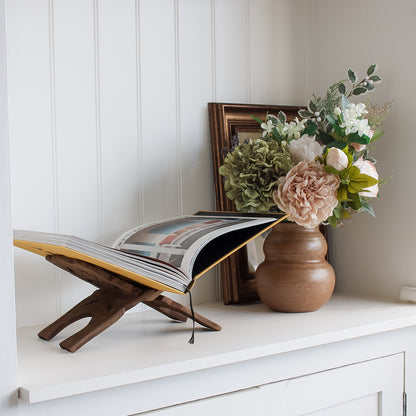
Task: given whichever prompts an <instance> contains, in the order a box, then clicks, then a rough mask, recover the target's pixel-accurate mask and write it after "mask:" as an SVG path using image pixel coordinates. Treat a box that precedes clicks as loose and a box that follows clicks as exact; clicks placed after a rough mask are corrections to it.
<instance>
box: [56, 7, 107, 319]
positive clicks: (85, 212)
mask: <svg viewBox="0 0 416 416" xmlns="http://www.w3.org/2000/svg"><path fill="white" fill-rule="evenodd" d="M96 14H97V13H96V1H94V0H88V1H84V0H74V1H70V2H69V1H67V0H54V1H53V19H54V33H53V36H54V38H53V43H54V70H55V72H54V74H53V76H54V85H55V116H56V140H57V146H56V164H57V173H58V204H57V209H58V232H60V233H64V234H65V233H66V234H73V235H77V236H80V237H83V238H87V239H90V240H97V239H98V222H99V218H100V214H101V205H100V204H99V202H101V201H99V196H100V195H101V181H100V179H101V177H100V175H99V173H100V172H99V169H98V166H99V162H100V156H101V154H100V152H101V148H100V146H101V137H100V130H99V128H98V123H99V112H98V110H99V109H98V106H97V103H98V99H99V89H98V87H99V85H98V83H97V82H98V79H97V77H96V72H97V55H96V54H97V53H98V47H97V43H98V42H97V36H98V35H97V32H98V30H97V24H98V22H97V16H96ZM59 290H60V296H61V298H60V306H61V311H60V312H61V313H62V312H63V311H66V310H68V309H69V308H70V307H72V306H73V305H74V303H76V302H78V301H79V300H80V299H82V298H83V297H85V294H86V293H89V292H91V291H92V287H91V285H88V284H86V283H84V282H82V281H81V280H79V279H74V278H73V277H72V276H70V275H68V274H67V273H60V278H59Z"/></svg>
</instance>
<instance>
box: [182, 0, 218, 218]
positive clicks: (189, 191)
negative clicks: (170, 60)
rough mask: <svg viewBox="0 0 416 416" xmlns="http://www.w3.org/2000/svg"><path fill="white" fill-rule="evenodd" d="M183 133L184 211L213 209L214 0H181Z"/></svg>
mask: <svg viewBox="0 0 416 416" xmlns="http://www.w3.org/2000/svg"><path fill="white" fill-rule="evenodd" d="M178 12H179V54H178V59H179V62H180V68H179V70H180V75H179V84H180V105H179V112H180V133H181V143H180V145H181V149H180V154H181V166H182V183H183V209H184V212H185V213H193V212H195V211H198V210H201V209H202V210H207V209H212V208H213V207H212V199H213V198H212V197H213V195H212V193H211V192H209V190H210V189H213V174H212V162H211V142H210V132H209V119H208V107H207V102H208V100H210V98H211V97H212V94H213V86H212V37H211V35H212V34H211V19H210V18H209V16H210V15H211V1H210V0H202V1H198V2H195V1H193V0H180V1H179V10H178Z"/></svg>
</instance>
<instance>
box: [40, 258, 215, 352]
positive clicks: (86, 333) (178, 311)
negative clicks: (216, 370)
mask: <svg viewBox="0 0 416 416" xmlns="http://www.w3.org/2000/svg"><path fill="white" fill-rule="evenodd" d="M46 260H48V261H49V262H50V263H52V264H54V265H55V266H57V267H59V268H61V269H63V270H65V271H67V272H69V273H71V274H73V275H74V276H76V277H78V278H80V279H82V280H85V281H86V282H88V283H91V284H92V285H94V286H96V287H98V290H96V291H95V292H93V293H92V294H91V295H90V296H88V297H87V298H85V299H84V300H82V301H81V302H80V303H78V304H77V305H75V306H74V307H73V308H72V309H70V310H69V311H68V312H67V313H65V314H64V315H62V316H61V317H60V318H58V319H57V320H56V321H55V322H53V323H52V324H50V325H49V326H47V327H46V328H44V329H43V330H42V331H40V332H39V333H38V336H39V337H40V338H42V339H44V340H46V341H49V340H51V339H52V338H54V337H55V336H56V335H57V334H58V333H59V332H61V331H62V330H63V329H64V328H66V327H67V326H68V325H71V324H72V323H74V322H76V321H78V320H80V319H82V318H88V317H91V320H90V321H89V323H88V324H87V325H86V326H85V327H84V328H83V329H81V330H80V331H78V332H77V333H75V334H73V335H72V336H70V337H69V338H67V339H65V340H64V341H62V342H61V343H60V344H59V345H60V346H61V348H62V349H64V350H67V351H69V352H75V351H77V350H78V349H79V348H81V347H82V346H83V345H84V344H86V343H87V342H88V341H90V340H91V339H92V338H94V337H95V336H97V335H98V334H100V333H101V332H103V331H104V330H105V329H107V328H108V327H110V326H111V325H112V324H114V323H115V322H117V321H118V320H119V319H120V318H121V317H122V316H123V315H124V313H125V312H126V311H127V310H129V309H130V308H132V307H133V306H135V305H137V304H138V303H139V302H143V303H144V304H145V305H147V306H150V307H151V308H153V309H155V310H157V311H159V312H161V313H162V314H164V315H166V316H168V317H169V318H171V319H174V320H176V321H181V322H185V321H186V320H187V319H188V318H191V319H194V321H195V322H198V323H199V324H201V325H202V326H205V327H206V328H209V329H212V330H214V331H219V330H221V326H220V325H218V324H216V323H215V322H212V321H210V320H209V319H207V318H205V317H204V316H202V315H199V314H197V313H195V312H194V313H193V312H192V311H191V310H190V309H189V308H187V307H186V306H184V305H181V304H180V303H178V302H175V301H174V300H172V299H170V298H168V297H166V296H163V295H161V293H162V291H161V290H157V289H152V288H150V287H147V286H143V285H140V284H139V283H136V282H134V281H131V280H127V279H125V278H124V277H122V276H121V275H118V274H116V273H113V272H111V271H109V270H105V269H103V268H101V267H99V266H96V265H93V264H90V263H87V262H84V261H81V260H77V259H72V258H69V257H66V256H61V255H55V254H54V255H47V256H46Z"/></svg>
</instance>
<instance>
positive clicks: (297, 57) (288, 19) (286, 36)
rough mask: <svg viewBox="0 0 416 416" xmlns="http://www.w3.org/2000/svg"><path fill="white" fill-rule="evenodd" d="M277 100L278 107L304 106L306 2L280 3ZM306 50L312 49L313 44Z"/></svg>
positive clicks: (301, 0) (281, 1) (285, 0)
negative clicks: (278, 98)
mask: <svg viewBox="0 0 416 416" xmlns="http://www.w3.org/2000/svg"><path fill="white" fill-rule="evenodd" d="M280 3H281V4H280V11H281V13H280V19H279V23H280V25H281V38H280V56H281V58H280V59H281V62H282V65H281V71H280V99H281V101H282V104H287V105H305V99H306V98H307V97H306V79H307V76H308V53H311V52H310V50H309V49H308V48H307V47H306V39H307V35H306V32H307V28H308V16H307V5H308V1H307V0H298V1H292V0H280ZM310 47H311V48H312V51H313V48H314V44H313V40H310Z"/></svg>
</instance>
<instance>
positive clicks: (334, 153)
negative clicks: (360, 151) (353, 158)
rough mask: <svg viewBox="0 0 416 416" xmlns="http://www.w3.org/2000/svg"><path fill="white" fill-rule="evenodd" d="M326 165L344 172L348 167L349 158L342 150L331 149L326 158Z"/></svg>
mask: <svg viewBox="0 0 416 416" xmlns="http://www.w3.org/2000/svg"><path fill="white" fill-rule="evenodd" d="M326 164H327V165H328V166H331V167H333V168H334V169H336V170H339V171H342V170H344V169H346V168H347V167H348V157H347V155H346V154H345V153H344V152H343V151H342V150H341V149H338V148H337V147H331V148H330V149H329V152H328V154H327V156H326Z"/></svg>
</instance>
